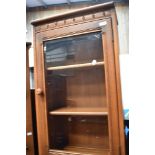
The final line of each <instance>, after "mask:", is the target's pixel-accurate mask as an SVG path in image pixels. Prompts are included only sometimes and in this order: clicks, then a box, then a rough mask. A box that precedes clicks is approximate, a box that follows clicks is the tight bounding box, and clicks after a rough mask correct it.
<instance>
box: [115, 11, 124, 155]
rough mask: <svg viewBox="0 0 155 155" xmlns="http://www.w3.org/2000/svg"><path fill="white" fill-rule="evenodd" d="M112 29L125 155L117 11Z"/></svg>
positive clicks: (121, 144)
mask: <svg viewBox="0 0 155 155" xmlns="http://www.w3.org/2000/svg"><path fill="white" fill-rule="evenodd" d="M112 29H113V37H114V38H113V39H114V58H115V70H116V81H117V83H116V87H117V99H118V115H119V132H120V149H121V150H120V151H121V155H125V134H124V117H123V103H122V93H121V78H120V65H119V41H118V29H117V17H116V14H115V12H112Z"/></svg>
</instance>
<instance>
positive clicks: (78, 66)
mask: <svg viewBox="0 0 155 155" xmlns="http://www.w3.org/2000/svg"><path fill="white" fill-rule="evenodd" d="M102 65H104V62H103V61H101V62H96V63H94V64H93V63H84V64H75V65H67V66H56V67H48V68H47V70H62V69H70V68H84V67H94V66H102Z"/></svg>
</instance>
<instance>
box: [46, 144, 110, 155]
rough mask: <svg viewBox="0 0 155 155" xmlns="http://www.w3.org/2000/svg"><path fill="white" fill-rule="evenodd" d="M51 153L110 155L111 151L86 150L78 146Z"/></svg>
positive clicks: (99, 149)
mask: <svg viewBox="0 0 155 155" xmlns="http://www.w3.org/2000/svg"><path fill="white" fill-rule="evenodd" d="M49 153H57V154H58V155H59V154H64V155H81V154H84V155H110V150H108V149H101V148H86V147H77V146H67V147H65V148H64V149H63V150H61V151H58V150H50V151H49Z"/></svg>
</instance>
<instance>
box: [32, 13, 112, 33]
mask: <svg viewBox="0 0 155 155" xmlns="http://www.w3.org/2000/svg"><path fill="white" fill-rule="evenodd" d="M110 15H111V12H110V11H104V12H97V13H94V14H87V15H84V16H79V17H73V18H68V19H64V20H59V21H55V22H52V23H48V24H44V25H41V26H36V27H35V33H40V32H44V31H50V30H53V29H58V28H61V27H66V26H71V25H76V24H80V23H84V22H90V21H94V20H99V19H103V18H106V17H110Z"/></svg>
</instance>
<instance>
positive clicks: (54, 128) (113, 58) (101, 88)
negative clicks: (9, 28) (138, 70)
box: [33, 3, 125, 155]
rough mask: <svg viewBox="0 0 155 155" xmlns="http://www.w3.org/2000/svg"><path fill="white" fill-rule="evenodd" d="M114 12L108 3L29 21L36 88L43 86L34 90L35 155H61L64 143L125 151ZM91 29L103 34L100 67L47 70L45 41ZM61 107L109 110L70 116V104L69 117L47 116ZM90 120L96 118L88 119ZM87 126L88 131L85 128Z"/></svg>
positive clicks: (117, 154) (117, 153) (117, 152)
mask: <svg viewBox="0 0 155 155" xmlns="http://www.w3.org/2000/svg"><path fill="white" fill-rule="evenodd" d="M114 13H115V10H114V5H113V3H108V4H102V5H97V6H96V7H95V6H94V7H89V8H86V9H82V10H81V11H80V10H78V11H77V12H76V11H75V12H70V13H67V14H64V15H60V16H55V17H51V18H48V19H45V20H39V21H36V22H33V24H34V48H35V68H36V70H35V87H36V88H40V89H41V90H43V95H37V93H36V111H37V128H38V142H39V155H48V154H53V155H56V154H58V155H59V154H61V155H62V154H63V155H65V151H63V148H65V147H67V146H75V147H84V148H86V149H87V148H93V146H94V145H95V150H98V149H100V148H105V149H108V150H110V151H109V152H108V154H109V155H120V153H121V155H125V152H123V149H124V148H122V147H123V140H122V139H123V138H124V137H123V135H124V132H123V126H122V121H123V118H122V113H121V110H122V108H121V105H120V104H121V98H120V97H119V93H121V92H120V87H119V81H118V80H120V79H119V76H118V74H119V73H118V70H117V67H118V65H117V64H116V63H117V61H118V53H117V52H118V51H117V47H116V46H118V45H116V44H117V38H116V37H114V33H113V31H114V30H115V29H113V28H114V25H116V17H114V18H115V20H113V18H111V17H112V14H114ZM104 21H106V22H107V25H106V26H104V27H102V26H100V25H101V24H100V23H101V22H104ZM115 28H116V27H115ZM92 31H94V32H95V31H100V32H101V33H102V41H103V42H102V44H103V47H102V48H103V53H104V57H103V60H101V61H100V62H102V61H103V62H104V67H102V65H100V66H98V67H84V68H79V69H74V68H70V69H67V68H65V69H64V68H63V69H60V70H46V68H45V66H46V64H45V60H44V51H43V44H44V42H46V41H47V40H50V39H57V38H62V37H65V36H69V35H70V36H71V35H75V34H76V35H81V34H82V33H90V32H92ZM115 35H116V34H115ZM84 47H85V46H84V45H83V48H84ZM83 48H82V46H81V49H80V48H79V53H80V51H81V54H83V53H85V52H84V51H85V50H84V51H82V49H83ZM96 51H98V48H96ZM82 52H83V53H82ZM81 54H80V56H81V57H82V55H81ZM80 59H81V58H80ZM72 64H74V63H72ZM72 64H67V65H72ZM76 64H82V63H81V62H80V63H79V62H78V63H76ZM74 65H75V64H74ZM115 65H117V66H115ZM46 67H47V66H46ZM48 67H49V66H48ZM52 67H54V66H52ZM56 67H57V66H56ZM74 67H75V66H74ZM72 72H73V73H74V74H73V76H72V75H71V73H72ZM116 72H117V73H116ZM44 73H45V74H44ZM50 75H51V76H50ZM52 75H54V76H52ZM62 75H65V76H62ZM68 75H70V76H68ZM63 107H77V108H80V109H82V108H84V107H89V108H90V109H91V108H94V109H95V108H97V107H102V108H107V109H108V111H107V112H108V115H100V116H95V115H88V116H87V115H84V116H82V115H77V116H76V115H73V114H75V113H76V112H75V111H74V110H75V109H72V121H71V122H68V117H69V116H68V115H49V112H51V111H52V112H54V111H55V110H56V111H57V110H60V109H59V108H63ZM89 108H88V110H89ZM73 111H74V112H73ZM89 112H90V111H89ZM81 117H85V119H86V120H87V122H85V123H80V122H79V120H81V119H82V118H81ZM93 121H95V122H94V123H93ZM99 121H101V123H99ZM120 128H121V129H120ZM88 129H90V130H89V131H88V132H87V130H88ZM97 137H99V138H97ZM51 149H58V150H59V151H56V150H55V151H54V150H53V151H51ZM70 149H71V148H70ZM49 150H50V153H49ZM66 154H67V153H66ZM68 154H69V153H68ZM70 154H74V153H70ZM78 154H81V155H83V154H85V153H83V152H81V153H80V152H79V153H78ZM90 154H91V152H90ZM98 155H103V153H98Z"/></svg>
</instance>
